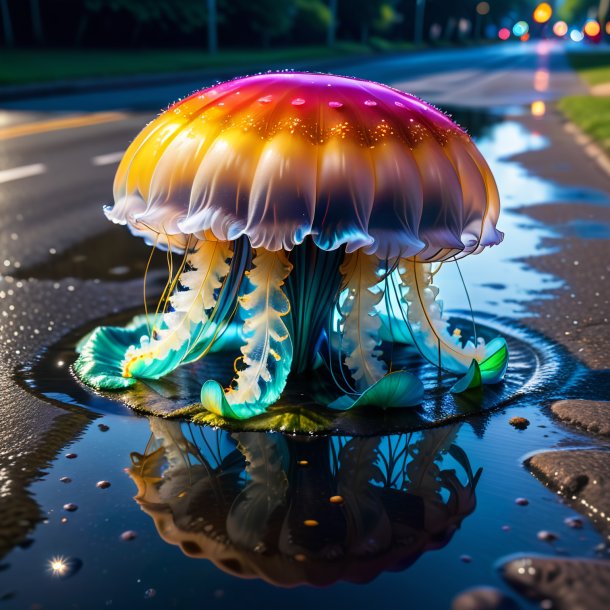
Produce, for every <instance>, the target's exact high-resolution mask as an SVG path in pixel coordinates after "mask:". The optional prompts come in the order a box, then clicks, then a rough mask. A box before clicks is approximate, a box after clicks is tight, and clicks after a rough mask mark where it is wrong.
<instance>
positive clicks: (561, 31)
mask: <svg viewBox="0 0 610 610" xmlns="http://www.w3.org/2000/svg"><path fill="white" fill-rule="evenodd" d="M567 33H568V24H567V23H566V22H565V21H558V22H557V23H556V24H555V25H554V26H553V34H555V36H559V38H562V37H563V36H565V35H566V34H567Z"/></svg>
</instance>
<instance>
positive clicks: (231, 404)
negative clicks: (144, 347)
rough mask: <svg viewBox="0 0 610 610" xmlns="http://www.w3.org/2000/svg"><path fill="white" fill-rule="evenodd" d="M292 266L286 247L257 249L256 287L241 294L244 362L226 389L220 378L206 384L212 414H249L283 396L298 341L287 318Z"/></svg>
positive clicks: (205, 401) (251, 278)
mask: <svg viewBox="0 0 610 610" xmlns="http://www.w3.org/2000/svg"><path fill="white" fill-rule="evenodd" d="M291 270H292V264H291V263H290V262H289V261H288V258H287V257H286V254H285V253H284V252H283V251H278V252H270V251H268V250H264V249H262V248H257V249H256V252H255V256H254V259H253V261H252V269H251V270H250V271H248V272H247V277H248V282H249V284H250V286H251V288H252V289H251V290H250V291H249V292H247V293H246V294H244V295H242V296H240V297H239V312H240V315H241V317H242V318H244V320H245V321H244V326H243V335H244V337H245V344H244V345H243V346H242V347H241V354H242V355H241V357H240V358H238V361H239V360H241V361H242V363H243V365H244V367H243V368H241V369H239V370H238V369H237V367H236V375H235V377H234V379H233V381H232V382H231V386H230V387H229V388H228V389H227V390H226V391H225V392H224V394H221V392H219V386H218V384H217V383H216V382H213V381H208V382H206V383H205V384H204V386H203V388H202V392H201V402H202V405H203V406H204V407H205V408H206V409H208V410H209V411H211V412H212V413H216V414H217V415H221V416H223V417H230V418H234V419H247V418H250V417H253V416H255V415H259V414H260V413H263V412H264V411H265V410H266V409H267V407H269V406H270V405H271V404H273V403H274V402H275V401H276V400H277V399H278V398H279V397H280V395H281V393H282V390H283V389H284V387H285V385H286V380H287V378H288V373H289V372H290V367H291V364H292V340H291V338H290V333H289V332H288V328H287V326H286V324H285V321H284V320H283V318H284V317H285V316H287V315H288V314H289V313H290V302H289V300H288V298H287V297H286V294H285V293H284V290H283V289H282V286H283V285H284V280H285V279H286V278H287V277H288V275H289V274H290V271H291Z"/></svg>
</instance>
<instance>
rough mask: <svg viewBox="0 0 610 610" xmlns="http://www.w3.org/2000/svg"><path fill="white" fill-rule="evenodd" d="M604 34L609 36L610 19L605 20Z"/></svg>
mask: <svg viewBox="0 0 610 610" xmlns="http://www.w3.org/2000/svg"><path fill="white" fill-rule="evenodd" d="M606 34H608V36H610V21H608V22H606Z"/></svg>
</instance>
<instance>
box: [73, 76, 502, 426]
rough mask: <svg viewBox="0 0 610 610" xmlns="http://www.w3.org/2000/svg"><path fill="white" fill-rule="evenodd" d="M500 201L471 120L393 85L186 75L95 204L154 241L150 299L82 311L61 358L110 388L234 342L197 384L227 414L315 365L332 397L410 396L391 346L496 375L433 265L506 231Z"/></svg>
mask: <svg viewBox="0 0 610 610" xmlns="http://www.w3.org/2000/svg"><path fill="white" fill-rule="evenodd" d="M499 207H500V206H499V197H498V191H497V188H496V184H495V181H494V178H493V176H492V174H491V171H490V169H489V167H488V165H487V164H486V162H485V160H484V159H483V157H482V155H481V154H480V152H479V151H478V150H477V148H476V147H475V145H474V144H473V142H472V140H471V139H470V137H469V136H468V135H467V134H466V133H465V132H464V131H463V130H462V129H461V128H460V127H459V126H457V125H456V124H455V123H454V122H452V121H451V120H450V118H448V116H446V115H445V114H443V113H442V112H440V111H439V110H437V109H436V108H434V107H433V106H430V105H428V104H426V103H425V102H423V101H421V100H419V99H418V98H416V97H414V96H412V95H409V94H407V93H403V92H401V91H398V90H395V89H392V88H390V87H387V86H384V85H381V84H377V83H373V82H369V81H364V80H359V79H355V78H348V77H342V76H334V75H329V74H312V73H296V72H280V73H267V74H260V75H256V76H251V77H246V78H239V79H236V80H232V81H229V82H226V83H223V84H219V85H217V86H214V87H211V88H209V89H205V90H202V91H198V92H196V93H194V94H193V95H191V96H190V97H187V98H186V99H184V100H182V101H179V102H177V103H175V104H173V105H172V106H170V107H169V108H168V109H167V110H166V111H165V112H163V113H162V114H161V115H160V116H159V117H158V118H157V119H155V120H154V121H152V122H151V123H150V124H149V125H148V126H147V127H145V128H144V129H143V131H142V132H141V133H140V134H139V135H138V136H137V137H136V138H135V140H134V141H133V142H132V143H131V145H130V146H129V148H128V150H127V151H126V153H125V155H124V157H123V159H122V161H121V163H120V165H119V167H118V170H117V174H116V177H115V181H114V206H113V207H109V206H108V207H106V208H105V214H106V216H107V218H108V219H109V220H111V221H112V222H114V223H118V224H121V225H126V226H127V227H128V228H129V230H130V231H131V233H132V234H133V235H135V236H139V237H141V238H143V239H145V240H146V242H147V243H148V244H150V245H152V246H154V247H155V248H159V249H162V250H165V251H167V253H168V260H169V261H170V276H169V280H168V282H167V285H166V287H165V290H164V291H163V294H162V296H161V299H160V301H159V306H158V307H157V310H156V312H155V314H154V315H153V316H151V315H149V316H147V317H145V318H138V319H136V320H134V322H133V323H132V324H130V325H128V326H127V327H124V328H121V327H100V328H97V329H96V330H95V331H94V332H93V333H91V334H90V335H89V336H88V337H87V338H86V339H85V340H84V341H82V342H81V345H80V346H79V351H80V355H79V357H78V360H77V361H76V363H75V366H74V370H75V372H76V374H77V376H78V377H79V378H80V379H81V380H82V381H84V382H85V383H87V384H89V385H90V386H93V387H94V388H96V389H100V390H116V389H124V388H127V387H129V386H130V385H132V384H134V383H136V381H137V380H146V379H159V378H161V377H163V376H164V375H167V374H168V373H170V372H171V371H173V370H174V369H175V368H176V367H178V366H180V365H184V364H187V363H189V362H193V361H195V360H198V359H200V358H203V357H206V355H207V354H210V353H211V352H214V351H222V350H226V351H228V352H230V351H231V350H234V351H235V356H236V358H235V365H234V369H235V372H234V376H233V379H232V380H220V381H222V382H223V383H224V384H225V386H226V387H223V386H222V385H221V383H219V381H218V380H213V379H210V380H207V381H206V382H205V383H204V384H203V387H202V390H201V404H202V406H203V408H205V409H207V410H208V411H210V412H212V413H214V414H216V415H220V416H222V417H225V418H234V419H248V418H251V417H255V416H257V415H259V414H261V413H263V412H264V411H265V410H266V409H268V407H269V406H271V405H273V404H274V403H276V402H277V401H278V400H281V397H282V393H283V391H284V389H285V387H286V384H287V381H288V378H289V375H292V376H294V377H295V378H297V377H298V378H304V379H308V378H310V377H311V376H313V375H315V374H316V371H318V370H319V369H321V368H322V369H324V370H326V371H327V372H329V374H330V375H331V376H332V379H333V380H334V383H335V384H336V386H337V388H338V389H339V391H340V393H341V397H340V399H338V400H335V401H333V402H332V403H329V404H328V405H326V406H330V407H331V408H337V409H350V408H355V407H358V406H362V405H376V406H382V407H388V406H399V407H401V406H402V407H407V406H413V405H417V404H419V403H420V402H421V400H422V395H423V386H422V384H421V382H420V381H419V380H418V379H417V377H415V376H414V375H413V374H412V373H411V372H409V371H397V370H394V368H393V366H392V363H391V354H390V352H391V349H392V346H393V345H394V344H398V343H411V344H414V345H415V346H416V347H417V349H418V350H419V352H420V353H421V355H422V357H423V358H424V359H426V360H428V361H429V362H431V363H433V364H434V365H435V366H438V367H439V369H440V370H444V371H448V372H450V373H452V374H455V375H457V376H459V377H461V379H460V380H459V381H458V383H457V384H456V386H455V388H454V390H455V391H464V390H468V389H469V388H471V387H474V386H477V385H480V384H485V383H497V382H498V381H500V380H501V379H502V377H503V375H504V373H505V371H506V366H507V360H508V351H507V348H506V342H505V341H504V340H503V339H502V338H500V337H498V338H496V339H492V340H491V341H489V342H488V343H487V344H486V343H485V342H484V341H483V340H482V339H481V338H478V339H477V338H476V334H475V336H473V337H462V336H461V334H460V332H459V330H457V331H452V332H450V331H449V329H450V327H449V323H448V320H447V319H446V317H445V316H444V314H443V307H442V302H441V301H440V300H439V298H438V295H439V290H438V287H437V286H436V284H435V281H434V277H435V274H436V272H437V270H438V268H439V267H440V266H441V265H444V264H450V263H455V264H457V260H458V259H460V258H462V257H464V256H467V255H470V254H477V253H479V252H481V251H482V250H483V249H484V248H485V247H487V246H493V245H495V244H498V243H500V242H501V241H502V238H503V234H502V233H501V232H500V231H499V230H497V229H496V223H497V220H498V216H499ZM175 257H177V258H176V260H179V262H177V263H175V264H174V262H173V261H174V260H175Z"/></svg>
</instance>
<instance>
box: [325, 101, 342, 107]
mask: <svg viewBox="0 0 610 610" xmlns="http://www.w3.org/2000/svg"><path fill="white" fill-rule="evenodd" d="M328 106H329V107H330V108H341V107H343V104H342V103H341V102H328Z"/></svg>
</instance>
